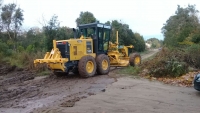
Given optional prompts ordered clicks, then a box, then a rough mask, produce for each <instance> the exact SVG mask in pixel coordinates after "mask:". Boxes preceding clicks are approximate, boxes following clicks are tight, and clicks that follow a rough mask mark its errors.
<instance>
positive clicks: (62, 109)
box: [0, 51, 200, 113]
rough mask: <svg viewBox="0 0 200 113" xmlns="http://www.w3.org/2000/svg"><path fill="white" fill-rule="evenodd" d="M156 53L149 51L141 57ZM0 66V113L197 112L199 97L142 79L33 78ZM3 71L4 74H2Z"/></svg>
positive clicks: (199, 95)
mask: <svg viewBox="0 0 200 113" xmlns="http://www.w3.org/2000/svg"><path fill="white" fill-rule="evenodd" d="M154 53H156V51H152V52H150V53H148V54H146V55H144V56H142V58H147V57H150V56H151V55H153V54H154ZM13 69H14V68H13V67H9V68H8V69H7V68H4V66H0V71H1V72H5V73H1V74H0V75H1V76H0V113H14V112H15V113H30V112H33V113H38V112H41V113H83V112H87V113H90V112H92V113H94V112H97V113H102V112H105V113H110V112H113V113H114V112H120V113H121V112H134V111H135V112H141V113H143V112H148V113H149V112H158V113H160V112H164V113H165V112H176V113H178V112H181V113H182V112H188V111H189V112H191V113H192V112H197V111H198V109H197V106H198V105H199V104H198V103H197V102H200V100H199V99H200V94H199V93H198V92H196V91H195V90H194V89H193V88H183V87H175V86H168V85H163V84H161V83H158V82H149V81H148V80H145V79H133V78H127V77H122V78H116V77H115V71H116V70H117V69H114V70H112V71H111V72H110V73H109V75H102V76H95V77H91V78H87V79H83V78H80V77H78V76H76V75H73V74H72V75H71V76H68V77H59V78H57V77H55V76H53V75H50V76H44V77H35V75H34V73H33V72H29V71H22V70H18V69H17V71H14V72H13V73H7V72H8V71H12V70H13ZM2 70H4V71H2Z"/></svg>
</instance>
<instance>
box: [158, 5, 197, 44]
mask: <svg viewBox="0 0 200 113" xmlns="http://www.w3.org/2000/svg"><path fill="white" fill-rule="evenodd" d="M198 12H199V11H198V10H196V9H195V5H188V7H186V8H182V7H180V6H179V5H178V6H177V10H176V12H175V15H173V16H171V17H170V18H169V19H168V20H167V21H166V24H164V26H163V27H162V33H163V34H164V36H165V38H164V43H165V44H166V45H170V46H178V44H179V42H184V41H185V40H187V39H188V38H189V37H190V35H191V34H193V33H195V31H199V27H198V26H199V20H198V17H197V13H198Z"/></svg>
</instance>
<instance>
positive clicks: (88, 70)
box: [78, 55, 97, 78]
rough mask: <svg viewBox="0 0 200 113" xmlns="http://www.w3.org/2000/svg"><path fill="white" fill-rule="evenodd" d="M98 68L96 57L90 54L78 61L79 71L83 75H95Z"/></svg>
mask: <svg viewBox="0 0 200 113" xmlns="http://www.w3.org/2000/svg"><path fill="white" fill-rule="evenodd" d="M96 69H97V67H96V62H95V59H94V57H92V56H90V55H87V56H83V57H82V58H81V59H80V61H79V63H78V71H79V74H80V76H81V77H85V78H87V77H91V76H94V75H95V72H96Z"/></svg>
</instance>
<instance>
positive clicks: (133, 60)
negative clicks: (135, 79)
mask: <svg viewBox="0 0 200 113" xmlns="http://www.w3.org/2000/svg"><path fill="white" fill-rule="evenodd" d="M129 58H130V59H129V63H130V65H131V66H138V65H140V64H141V56H140V54H139V53H132V54H130V56H129Z"/></svg>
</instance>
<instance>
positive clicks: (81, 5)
mask: <svg viewBox="0 0 200 113" xmlns="http://www.w3.org/2000/svg"><path fill="white" fill-rule="evenodd" d="M7 3H16V4H17V5H18V6H19V7H20V8H22V9H23V10H24V19H25V20H24V23H23V29H28V28H31V27H35V26H38V27H41V24H39V22H38V21H40V22H42V18H43V17H44V18H45V19H46V20H47V21H48V20H50V18H51V17H52V16H53V15H54V14H56V15H57V16H58V20H59V21H61V26H68V27H76V23H75V20H76V18H78V17H79V14H80V12H81V11H89V12H91V13H93V14H94V16H95V17H96V18H97V19H98V20H99V21H100V22H101V23H104V22H106V21H112V20H114V19H116V20H119V21H121V22H123V23H126V24H128V25H129V27H130V28H131V29H132V30H133V32H138V33H140V34H141V35H143V37H144V39H148V38H152V37H156V38H159V39H163V35H162V33H161V28H162V26H163V24H164V23H165V22H166V20H167V19H168V18H169V17H170V16H171V15H174V14H175V11H176V9H177V5H180V6H181V7H187V5H188V4H191V5H193V4H196V9H197V10H200V0H4V4H7Z"/></svg>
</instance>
